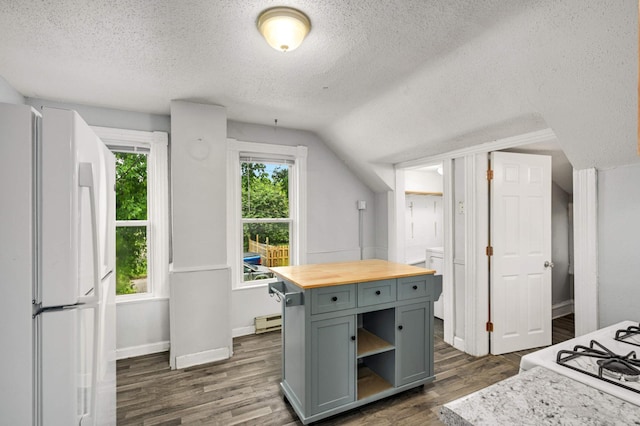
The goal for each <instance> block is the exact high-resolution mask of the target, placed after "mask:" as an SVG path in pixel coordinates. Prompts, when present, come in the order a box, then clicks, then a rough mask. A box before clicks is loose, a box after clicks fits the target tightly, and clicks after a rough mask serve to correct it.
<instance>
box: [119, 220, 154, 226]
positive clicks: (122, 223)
mask: <svg viewBox="0 0 640 426" xmlns="http://www.w3.org/2000/svg"><path fill="white" fill-rule="evenodd" d="M148 225H149V221H148V220H146V219H144V220H116V227H118V226H122V227H135V226H148Z"/></svg>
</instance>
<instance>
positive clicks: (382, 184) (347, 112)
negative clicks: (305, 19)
mask: <svg viewBox="0 0 640 426" xmlns="http://www.w3.org/2000/svg"><path fill="white" fill-rule="evenodd" d="M280 5H291V6H294V7H296V8H299V9H301V10H303V11H304V12H305V13H307V14H308V16H309V17H310V19H311V21H312V30H311V33H310V34H309V36H308V38H307V40H305V42H304V43H303V45H302V46H301V47H300V48H299V49H297V50H296V51H294V52H288V53H286V54H282V53H280V52H276V51H275V50H273V49H271V48H270V47H269V46H268V45H267V44H266V43H265V42H264V40H262V38H261V36H260V35H259V34H258V32H257V30H256V28H255V20H256V18H257V16H258V14H259V13H260V11H262V10H264V9H266V8H268V7H272V6H280ZM637 8H638V6H637V2H636V1H635V0H608V1H607V0H604V1H601V0H598V1H595V0H594V1H584V0H546V1H543V0H537V1H536V0H510V1H504V0H485V1H477V0H464V1H463V0H449V1H435V0H402V1H400V0H398V1H393V2H380V1H369V0H367V1H365V0H354V1H343V0H327V1H322V2H319V1H311V0H306V1H266V0H265V1H252V2H241V1H232V0H227V1H225V0H186V1H174V0H156V1H139V0H111V1H87V0H59V1H46V0H45V1H42V0H22V1H19V2H0V40H1V41H0V58H1V59H0V75H2V76H3V77H4V78H5V79H6V80H7V81H8V82H9V84H11V85H12V86H13V87H15V88H16V89H17V90H18V91H19V92H21V93H22V94H23V95H25V96H28V97H36V98H44V99H51V100H57V101H64V102H71V103H80V104H87V105H94V106H104V107H110V108H117V109H122V110H131V111H142V112H150V113H159V114H168V113H169V102H170V101H171V100H172V99H186V100H192V101H197V102H204V103H212V104H217V105H223V106H225V107H226V108H227V113H228V118H229V119H232V120H237V121H246V122H253V123H259V124H267V125H273V124H274V120H275V119H277V120H278V126H283V127H290V128H299V129H306V130H311V131H314V132H316V133H318V134H319V135H320V136H321V137H322V138H323V140H324V141H325V142H326V143H327V144H328V145H329V146H330V147H331V148H332V149H333V150H334V151H335V152H336V153H337V154H338V155H339V156H340V157H341V158H342V159H343V160H344V161H345V162H346V163H347V164H349V165H350V167H352V168H353V169H354V170H355V171H356V172H357V173H358V174H359V175H360V176H361V177H363V178H364V179H365V181H366V182H367V183H368V184H369V186H370V187H371V188H372V189H374V190H385V189H387V188H388V185H389V179H386V176H388V175H389V173H388V172H389V170H390V168H391V167H392V165H393V164H394V163H397V162H400V161H405V160H409V159H414V158H419V157H424V156H429V155H434V154H439V153H443V152H446V151H450V150H453V149H459V148H463V147H466V146H470V145H474V144H478V143H482V142H487V141H490V140H494V139H498V138H501V137H508V136H514V135H517V134H521V133H525V132H528V131H533V130H538V129H542V128H547V127H550V128H551V129H553V131H554V132H555V133H556V135H557V136H558V143H559V145H560V147H561V148H562V149H563V151H564V152H565V154H566V156H567V158H568V159H569V161H570V162H571V164H572V165H573V166H574V167H576V168H586V167H599V168H609V167H615V166H618V165H623V164H630V163H634V162H640V159H639V158H638V156H637V155H636V147H637V145H636V108H637V94H636V89H637V87H636V84H637V80H636V79H637V69H638V62H637V61H638V58H637V51H638V49H637V40H638V33H637V31H638V29H637V28H638V23H637V19H638V11H637Z"/></svg>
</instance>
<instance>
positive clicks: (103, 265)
mask: <svg viewBox="0 0 640 426" xmlns="http://www.w3.org/2000/svg"><path fill="white" fill-rule="evenodd" d="M42 134H43V137H42V142H41V148H40V150H39V152H40V158H41V163H42V167H41V171H40V179H39V180H40V182H41V190H40V194H41V200H42V203H41V205H40V211H39V218H40V222H41V230H42V231H41V237H40V238H41V247H42V257H41V273H40V277H41V279H40V286H39V292H40V298H39V300H38V301H39V302H41V303H42V306H43V307H54V306H64V305H72V304H75V303H78V302H83V301H84V302H88V301H95V300H96V299H97V296H98V295H97V292H96V289H95V287H96V286H97V283H98V282H99V281H100V278H101V277H104V276H106V275H107V274H108V273H109V272H110V271H111V270H113V263H114V261H113V259H112V257H113V250H112V248H111V247H113V244H114V242H113V238H114V236H113V235H112V234H111V233H113V232H115V231H114V228H113V226H114V225H113V223H114V222H113V220H114V213H113V208H114V204H115V203H114V195H113V194H114V192H113V191H114V189H113V184H114V180H115V177H114V175H115V166H114V164H115V163H114V160H113V155H112V154H111V153H110V152H109V151H108V150H107V149H106V147H105V146H104V144H103V143H102V141H101V140H100V139H99V138H98V137H97V136H96V135H95V133H94V132H93V131H92V130H91V128H90V127H89V126H88V125H87V124H86V123H85V122H84V121H83V120H82V118H80V116H79V115H78V114H77V113H75V112H74V111H67V110H60V109H54V108H44V109H43V125H42ZM110 203H111V204H110ZM110 245H111V247H110ZM110 256H111V257H110ZM83 298H84V300H83Z"/></svg>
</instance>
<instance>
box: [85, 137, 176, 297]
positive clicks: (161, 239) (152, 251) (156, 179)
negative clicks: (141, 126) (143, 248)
mask: <svg viewBox="0 0 640 426" xmlns="http://www.w3.org/2000/svg"><path fill="white" fill-rule="evenodd" d="M91 128H92V129H93V131H94V132H95V133H96V135H98V137H99V138H100V139H101V140H102V141H103V142H104V143H105V144H106V145H108V146H110V147H128V146H131V147H140V148H145V149H149V154H148V157H147V207H148V208H147V210H148V212H149V216H148V217H147V220H144V221H116V224H117V226H146V227H147V247H148V256H149V257H148V267H147V274H148V285H149V289H150V291H148V292H146V293H140V294H138V295H119V296H118V297H116V301H118V300H120V299H121V298H126V300H142V299H144V300H150V299H157V298H165V297H168V296H169V160H168V144H169V135H168V133H166V132H147V131H141V130H127V129H115V128H111V127H99V126H91Z"/></svg>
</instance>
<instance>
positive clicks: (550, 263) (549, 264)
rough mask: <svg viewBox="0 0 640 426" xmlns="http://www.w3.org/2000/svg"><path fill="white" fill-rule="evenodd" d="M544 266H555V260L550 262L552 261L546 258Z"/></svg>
mask: <svg viewBox="0 0 640 426" xmlns="http://www.w3.org/2000/svg"><path fill="white" fill-rule="evenodd" d="M544 267H545V268H553V262H550V261H548V260H546V261H545V262H544Z"/></svg>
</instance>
